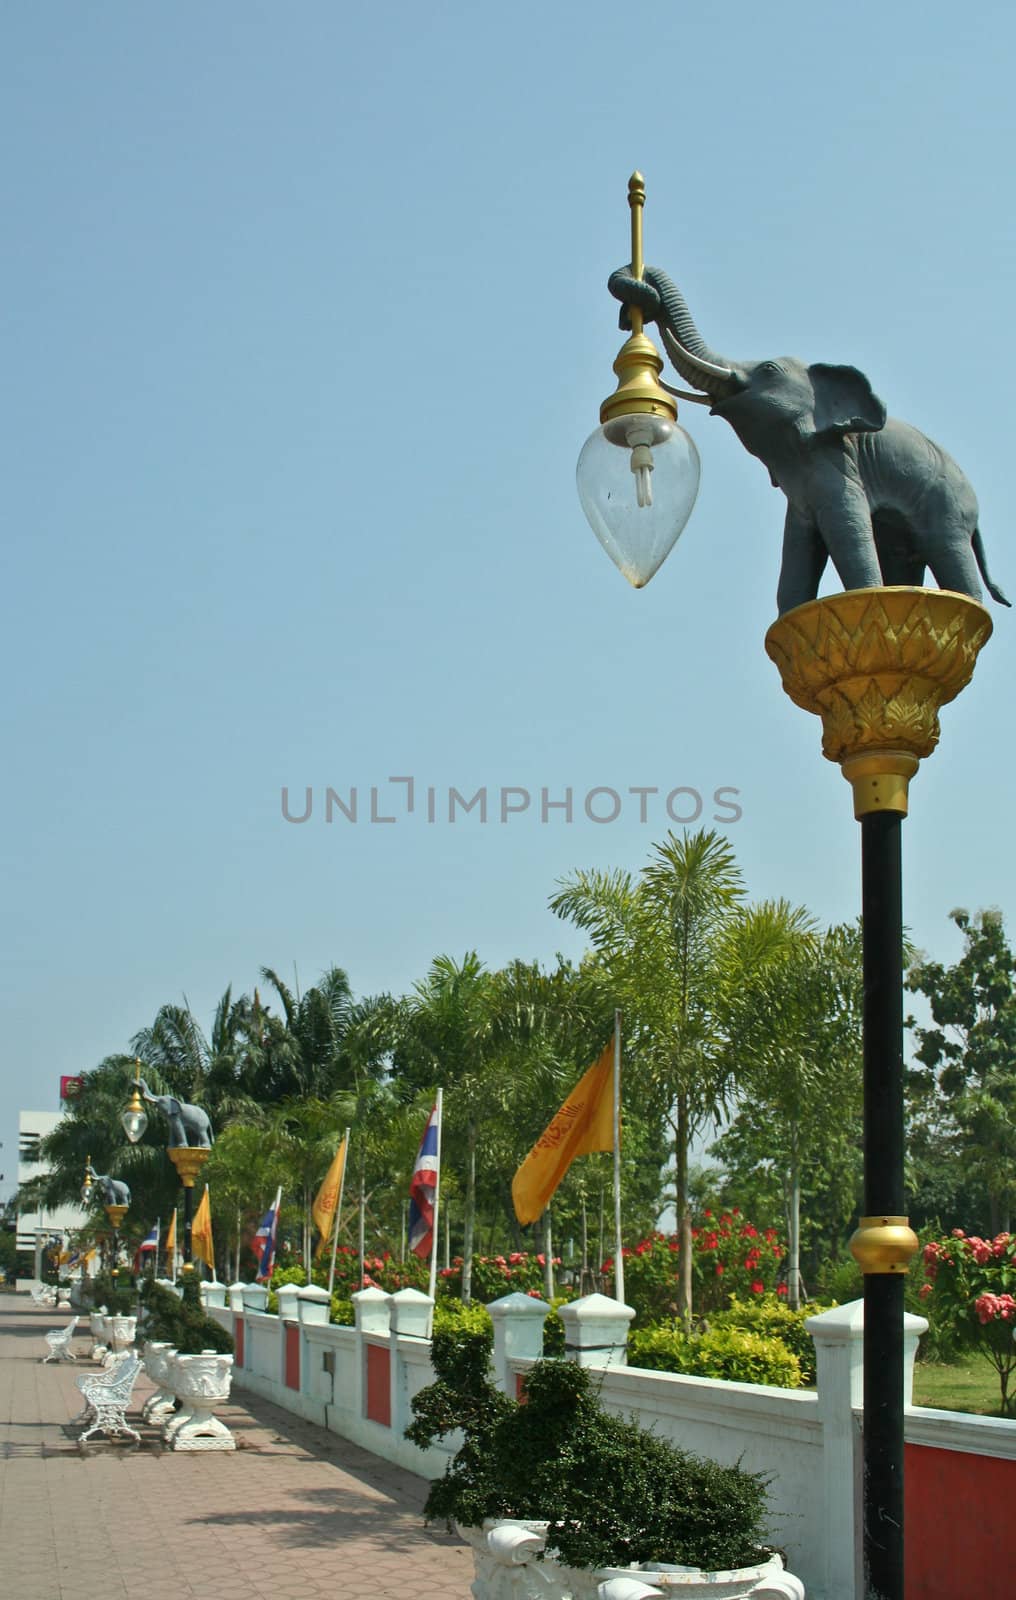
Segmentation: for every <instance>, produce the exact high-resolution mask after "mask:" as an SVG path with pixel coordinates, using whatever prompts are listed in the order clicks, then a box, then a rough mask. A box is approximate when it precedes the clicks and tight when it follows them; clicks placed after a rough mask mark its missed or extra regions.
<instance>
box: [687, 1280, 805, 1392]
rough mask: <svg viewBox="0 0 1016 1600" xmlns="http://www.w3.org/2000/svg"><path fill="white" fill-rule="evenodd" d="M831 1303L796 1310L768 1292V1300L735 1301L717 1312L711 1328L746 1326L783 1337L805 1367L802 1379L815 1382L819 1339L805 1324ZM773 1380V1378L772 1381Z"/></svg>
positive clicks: (802, 1371) (751, 1330)
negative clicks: (817, 1342) (814, 1336)
mask: <svg viewBox="0 0 1016 1600" xmlns="http://www.w3.org/2000/svg"><path fill="white" fill-rule="evenodd" d="M829 1309H830V1308H829V1306H827V1305H818V1304H817V1303H815V1302H814V1301H811V1302H809V1304H808V1305H806V1306H801V1307H800V1308H799V1309H798V1310H797V1311H793V1310H792V1309H791V1308H790V1306H788V1305H787V1304H786V1303H785V1301H783V1300H777V1299H775V1298H774V1297H773V1296H771V1295H767V1296H766V1298H765V1299H764V1300H731V1303H730V1305H729V1306H728V1308H727V1310H726V1311H716V1312H714V1313H713V1315H712V1316H711V1317H710V1318H709V1326H710V1328H743V1329H744V1330H745V1331H746V1332H748V1333H758V1334H761V1335H762V1337H763V1338H765V1339H779V1340H781V1341H782V1343H783V1344H785V1345H786V1347H787V1349H788V1350H792V1351H793V1352H794V1355H795V1356H796V1357H797V1360H798V1364H799V1366H800V1369H801V1382H802V1383H804V1384H809V1385H813V1384H814V1382H815V1341H814V1339H813V1338H812V1336H811V1334H810V1333H809V1332H808V1329H807V1327H806V1326H805V1324H806V1323H807V1321H808V1318H809V1317H817V1316H818V1315H819V1313H820V1312H822V1311H828V1310H829ZM769 1381H771V1380H769Z"/></svg>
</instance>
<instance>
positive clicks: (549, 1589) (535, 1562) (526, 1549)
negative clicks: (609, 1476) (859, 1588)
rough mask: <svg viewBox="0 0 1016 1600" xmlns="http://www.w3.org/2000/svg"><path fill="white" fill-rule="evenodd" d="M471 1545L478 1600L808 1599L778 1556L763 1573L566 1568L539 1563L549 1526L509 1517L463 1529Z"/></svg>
mask: <svg viewBox="0 0 1016 1600" xmlns="http://www.w3.org/2000/svg"><path fill="white" fill-rule="evenodd" d="M458 1531H459V1535H460V1537H461V1538H463V1539H464V1540H465V1541H466V1543H467V1544H468V1545H469V1546H470V1547H471V1549H472V1552H473V1567H474V1570H475V1572H476V1581H475V1583H474V1584H473V1586H472V1592H473V1595H474V1597H475V1600H654V1597H655V1596H658V1595H663V1596H666V1597H669V1600H743V1597H745V1596H749V1595H750V1596H751V1597H752V1600H805V1597H804V1584H803V1583H802V1582H801V1580H800V1578H795V1577H794V1575H793V1573H791V1572H787V1571H785V1570H784V1566H783V1562H782V1560H781V1559H780V1557H779V1556H778V1555H773V1556H771V1557H770V1558H769V1560H768V1561H766V1562H765V1563H764V1564H762V1565H760V1566H757V1567H741V1568H739V1569H738V1570H737V1571H734V1572H704V1571H703V1570H702V1569H701V1568H699V1567H679V1566H668V1565H666V1564H663V1565H661V1566H659V1567H655V1566H647V1567H598V1568H591V1569H584V1570H583V1569H579V1568H577V1567H566V1566H564V1565H562V1564H561V1563H560V1562H558V1561H555V1560H554V1559H553V1558H552V1557H549V1556H548V1557H545V1558H544V1559H543V1560H540V1559H539V1558H540V1553H541V1552H542V1551H543V1550H544V1549H545V1547H546V1542H547V1524H546V1523H545V1522H520V1521H515V1520H511V1519H507V1518H506V1519H504V1520H500V1521H497V1522H485V1523H484V1525H483V1527H482V1529H481V1528H459V1530H458Z"/></svg>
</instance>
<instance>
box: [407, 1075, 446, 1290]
mask: <svg viewBox="0 0 1016 1600" xmlns="http://www.w3.org/2000/svg"><path fill="white" fill-rule="evenodd" d="M440 1170H441V1106H440V1101H439V1102H438V1104H437V1105H436V1106H435V1107H434V1109H433V1111H432V1112H431V1114H430V1116H429V1117H428V1118H427V1126H426V1127H425V1128H424V1130H423V1138H422V1139H421V1140H420V1148H419V1150H418V1151H417V1155H416V1164H415V1166H414V1167H413V1176H412V1177H411V1178H410V1180H409V1248H410V1250H412V1252H413V1254H414V1255H417V1256H422V1257H423V1258H424V1259H426V1257H427V1256H429V1255H430V1253H431V1249H432V1246H433V1244H434V1211H435V1208H436V1206H437V1185H438V1175H439V1173H440Z"/></svg>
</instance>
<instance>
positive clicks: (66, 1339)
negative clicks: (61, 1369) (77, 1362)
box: [42, 1317, 78, 1366]
mask: <svg viewBox="0 0 1016 1600" xmlns="http://www.w3.org/2000/svg"><path fill="white" fill-rule="evenodd" d="M77 1325H78V1319H77V1317H72V1318H71V1320H70V1322H68V1324H67V1326H66V1328H53V1329H51V1331H50V1332H49V1333H47V1334H46V1336H45V1337H46V1343H47V1344H48V1345H49V1355H48V1356H43V1358H42V1362H43V1366H45V1364H46V1362H47V1361H73V1360H74V1359H75V1357H74V1353H73V1351H72V1350H71V1340H72V1339H73V1337H74V1330H75V1328H76V1327H77Z"/></svg>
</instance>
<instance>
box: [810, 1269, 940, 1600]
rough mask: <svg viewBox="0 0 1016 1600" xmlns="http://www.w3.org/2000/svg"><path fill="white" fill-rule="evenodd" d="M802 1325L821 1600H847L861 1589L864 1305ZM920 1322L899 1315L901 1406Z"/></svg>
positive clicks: (855, 1303)
mask: <svg viewBox="0 0 1016 1600" xmlns="http://www.w3.org/2000/svg"><path fill="white" fill-rule="evenodd" d="M805 1326H806V1327H807V1329H808V1332H809V1333H810V1334H811V1337H812V1339H813V1340H814V1342H815V1367H816V1381H817V1385H818V1416H819V1421H820V1422H821V1424H822V1499H823V1520H824V1527H825V1589H824V1593H825V1596H826V1600H854V1596H855V1594H860V1593H862V1591H863V1587H864V1585H863V1581H862V1538H861V1532H862V1527H863V1508H862V1484H861V1465H860V1462H861V1437H860V1426H861V1413H862V1409H863V1406H864V1301H863V1300H852V1301H850V1302H849V1304H847V1305H845V1306H834V1307H833V1309H832V1310H831V1311H823V1312H821V1313H820V1314H819V1315H818V1316H816V1317H809V1318H808V1321H807V1322H806V1324H805ZM927 1327H928V1324H927V1322H926V1321H925V1319H924V1317H915V1316H911V1315H910V1313H909V1312H905V1313H904V1316H903V1403H904V1405H905V1406H909V1405H910V1404H911V1400H912V1397H913V1392H914V1359H915V1357H916V1355H917V1343H918V1340H919V1339H920V1337H921V1334H922V1333H924V1332H926V1330H927Z"/></svg>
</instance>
